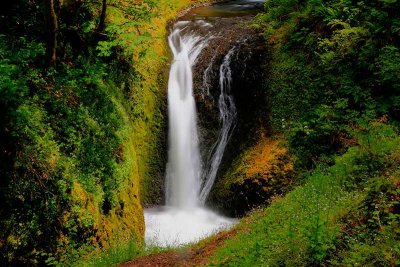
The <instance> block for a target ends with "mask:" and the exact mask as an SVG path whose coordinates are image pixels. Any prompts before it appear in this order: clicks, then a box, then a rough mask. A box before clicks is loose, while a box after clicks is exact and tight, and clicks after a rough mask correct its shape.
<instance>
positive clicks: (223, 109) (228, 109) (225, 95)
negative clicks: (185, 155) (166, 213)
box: [200, 47, 236, 204]
mask: <svg viewBox="0 0 400 267" xmlns="http://www.w3.org/2000/svg"><path fill="white" fill-rule="evenodd" d="M234 52H235V47H233V48H232V49H231V50H229V52H228V53H227V54H226V56H225V57H224V60H223V62H222V64H221V66H220V68H219V87H220V90H221V91H220V95H219V99H218V108H219V113H220V116H219V118H220V120H221V130H220V131H219V135H218V139H217V141H216V142H215V144H214V146H213V148H212V150H211V151H212V156H211V158H210V160H209V161H208V162H209V163H210V164H209V165H208V168H207V169H206V170H205V171H204V173H203V188H202V190H201V193H200V201H201V203H203V204H204V202H205V201H206V199H207V196H208V194H209V193H210V191H211V188H212V186H213V184H214V182H215V178H216V176H217V172H218V169H219V166H220V164H221V160H222V156H223V154H224V151H225V148H226V145H227V144H228V141H229V138H230V136H231V134H232V131H233V129H234V127H235V119H236V106H235V103H234V101H233V96H232V95H231V94H230V91H231V84H232V71H231V68H230V64H231V59H232V56H233V55H234Z"/></svg>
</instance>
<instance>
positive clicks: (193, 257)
mask: <svg viewBox="0 0 400 267" xmlns="http://www.w3.org/2000/svg"><path fill="white" fill-rule="evenodd" d="M237 231H238V230H236V229H232V230H229V231H224V232H221V233H219V234H217V235H216V236H214V237H212V239H211V240H208V241H204V242H200V243H199V244H198V245H195V246H193V247H191V248H188V249H185V250H182V251H170V252H164V253H160V254H155V255H149V256H145V257H141V258H138V259H135V260H133V261H130V262H127V263H124V264H122V265H120V266H119V267H146V266H151V267H159V266H161V267H175V266H184V267H189V266H204V265H206V264H207V263H208V259H209V258H210V257H211V256H212V255H214V253H215V252H216V251H217V249H218V248H220V247H221V246H223V244H224V242H225V240H227V239H229V238H231V237H232V236H234V235H236V233H237Z"/></svg>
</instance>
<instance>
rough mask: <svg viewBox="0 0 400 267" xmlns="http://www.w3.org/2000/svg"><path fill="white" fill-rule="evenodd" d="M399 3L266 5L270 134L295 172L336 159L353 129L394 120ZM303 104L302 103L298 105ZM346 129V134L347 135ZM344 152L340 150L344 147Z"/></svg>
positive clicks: (396, 111)
mask: <svg viewBox="0 0 400 267" xmlns="http://www.w3.org/2000/svg"><path fill="white" fill-rule="evenodd" d="M399 7H400V6H399V2H398V1H378V2H367V1H357V2H352V1H338V0H330V1H320V0H314V1H306V2H305V1H286V0H281V1H266V3H265V10H266V13H265V14H263V15H261V16H260V18H261V19H262V20H263V21H264V25H265V27H266V38H267V40H269V41H270V43H271V44H272V45H273V46H274V47H275V49H273V59H272V66H271V68H272V71H271V77H270V80H269V82H268V83H267V86H268V88H267V89H268V90H269V92H270V94H271V98H272V99H273V100H272V101H271V103H272V108H271V109H272V110H271V119H272V124H273V126H274V128H275V129H276V130H278V131H282V130H283V131H285V132H287V134H288V138H289V140H290V149H291V151H292V152H293V153H294V154H295V155H297V156H298V157H297V158H298V161H297V163H298V165H299V166H302V167H305V168H312V167H313V166H315V163H316V162H317V161H318V160H319V159H320V158H321V156H323V155H324V156H328V157H330V156H331V155H333V154H335V153H336V152H338V151H339V152H340V151H342V150H343V148H345V146H346V145H345V144H344V143H343V140H345V139H346V138H347V137H348V136H349V129H351V125H352V124H357V123H359V122H360V120H366V121H368V120H371V119H374V118H376V117H379V116H382V115H386V114H387V115H389V117H390V118H391V119H393V120H399V119H400V117H399V96H400V95H399V93H400V92H399V88H398V87H399V84H400V83H399V82H400V81H399V79H400V72H399V69H398V66H399V40H400V36H399V34H398V23H399V19H400V18H399V14H398V12H396V10H398V9H399ZM299 96H301V97H299ZM349 126H350V127H349ZM343 144H344V145H343Z"/></svg>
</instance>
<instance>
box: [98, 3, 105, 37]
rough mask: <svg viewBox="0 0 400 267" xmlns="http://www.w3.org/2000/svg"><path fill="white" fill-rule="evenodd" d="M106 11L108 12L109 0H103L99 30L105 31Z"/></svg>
mask: <svg viewBox="0 0 400 267" xmlns="http://www.w3.org/2000/svg"><path fill="white" fill-rule="evenodd" d="M106 12H107V0H103V4H102V7H101V14H100V21H99V26H98V27H97V31H98V32H102V31H104V26H105V22H106Z"/></svg>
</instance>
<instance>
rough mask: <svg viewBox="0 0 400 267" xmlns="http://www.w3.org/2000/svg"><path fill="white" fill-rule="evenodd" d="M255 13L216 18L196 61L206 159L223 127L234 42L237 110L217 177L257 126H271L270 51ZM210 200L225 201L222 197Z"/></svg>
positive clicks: (232, 64)
mask: <svg viewBox="0 0 400 267" xmlns="http://www.w3.org/2000/svg"><path fill="white" fill-rule="evenodd" d="M253 18H254V17H253V16H245V17H240V18H223V19H219V20H218V21H215V22H213V25H214V26H213V27H212V28H211V29H210V31H211V34H212V35H213V36H215V37H214V38H212V39H211V40H210V41H209V43H208V45H207V47H205V48H204V49H203V50H202V52H201V54H200V55H199V57H198V60H197V62H196V64H195V67H194V94H195V99H196V102H197V103H196V104H197V109H198V124H199V138H200V144H201V154H202V158H203V160H204V162H207V160H208V158H209V157H210V156H211V153H212V151H211V149H212V148H213V144H214V143H215V141H216V140H217V137H218V133H219V130H220V127H221V125H220V119H219V109H218V97H219V94H220V85H219V78H220V75H219V70H220V66H221V64H222V62H223V59H224V57H225V55H226V54H228V52H229V51H230V50H231V49H232V48H235V50H234V56H233V57H232V61H231V65H230V67H231V71H232V78H233V81H232V88H231V94H232V95H233V96H234V99H235V104H236V108H237V113H238V115H237V121H236V127H235V130H234V131H233V134H232V136H231V139H230V141H229V143H228V146H227V148H226V150H225V153H224V156H223V159H222V162H221V166H220V168H219V171H218V174H217V180H218V179H220V177H222V176H223V175H224V173H225V172H226V171H227V170H228V169H229V167H230V166H231V164H232V162H233V160H234V158H235V157H236V156H238V155H239V154H240V152H241V150H242V149H244V148H245V147H247V146H249V145H250V144H251V143H253V142H254V140H253V138H254V132H255V131H258V130H259V128H260V127H267V126H268V115H267V114H268V112H267V111H268V107H267V106H265V102H266V101H265V98H266V92H265V90H264V83H263V81H264V80H265V75H266V73H267V71H266V69H267V62H268V53H267V47H266V45H265V41H264V39H263V37H262V35H261V31H260V30H259V29H256V28H254V27H252V26H251V24H252V22H253ZM238 190H239V189H238ZM213 194H215V192H213V191H212V192H211V198H210V199H215V197H213ZM238 197H239V195H238ZM218 201H219V200H218ZM208 204H209V205H211V206H221V205H218V203H211V202H210V203H208Z"/></svg>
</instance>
